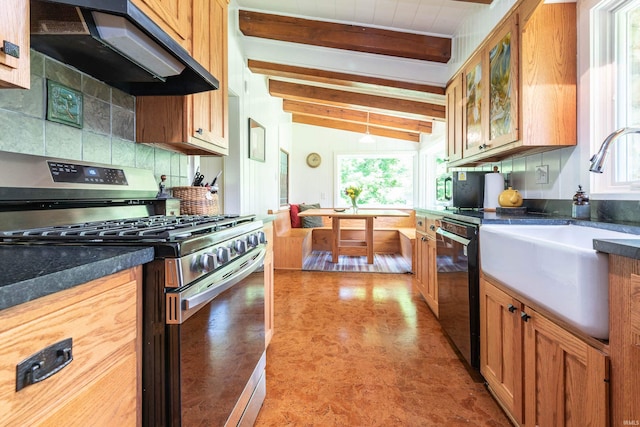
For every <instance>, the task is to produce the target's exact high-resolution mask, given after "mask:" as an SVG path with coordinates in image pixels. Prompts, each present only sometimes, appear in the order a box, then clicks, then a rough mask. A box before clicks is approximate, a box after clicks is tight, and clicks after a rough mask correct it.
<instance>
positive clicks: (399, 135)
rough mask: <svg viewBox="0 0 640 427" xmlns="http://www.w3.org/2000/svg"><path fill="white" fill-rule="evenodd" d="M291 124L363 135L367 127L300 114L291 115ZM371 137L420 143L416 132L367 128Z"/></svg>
mask: <svg viewBox="0 0 640 427" xmlns="http://www.w3.org/2000/svg"><path fill="white" fill-rule="evenodd" d="M292 121H293V123H301V124H306V125H311V126H320V127H325V128H332V129H338V130H346V131H349V132H355V133H361V134H364V133H366V132H367V125H363V124H358V123H351V122H343V121H341V120H333V119H325V118H321V117H313V116H305V115H302V114H293V116H292ZM369 133H370V134H371V135H377V136H383V137H386V138H393V139H401V140H404V141H411V142H420V134H419V133H417V132H406V131H398V130H393V129H384V128H377V127H375V126H369Z"/></svg>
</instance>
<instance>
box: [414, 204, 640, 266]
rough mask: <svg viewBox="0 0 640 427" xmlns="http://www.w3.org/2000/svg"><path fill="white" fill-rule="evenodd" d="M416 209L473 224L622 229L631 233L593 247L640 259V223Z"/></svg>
mask: <svg viewBox="0 0 640 427" xmlns="http://www.w3.org/2000/svg"><path fill="white" fill-rule="evenodd" d="M416 213H418V214H420V213H424V214H436V215H442V216H444V217H447V218H453V219H457V220H460V221H467V222H470V223H472V224H478V225H480V224H520V225H526V224H531V225H544V224H546V225H565V224H575V225H580V226H583V227H596V228H603V229H607V230H611V231H618V232H621V233H629V240H627V239H610V240H597V239H596V240H594V241H593V248H594V249H595V250H597V251H600V252H605V253H610V254H615V255H621V256H625V257H628V258H633V259H640V223H633V222H604V221H595V220H579V219H574V218H571V217H570V216H563V215H550V214H545V213H538V212H530V213H526V214H524V215H504V214H499V213H496V212H484V211H482V210H449V209H444V208H426V209H419V208H418V209H416Z"/></svg>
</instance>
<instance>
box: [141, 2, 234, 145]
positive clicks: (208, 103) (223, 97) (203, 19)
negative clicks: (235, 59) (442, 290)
mask: <svg viewBox="0 0 640 427" xmlns="http://www.w3.org/2000/svg"><path fill="white" fill-rule="evenodd" d="M192 7H193V51H192V55H193V57H194V59H195V60H196V61H198V62H199V63H200V64H201V65H202V66H203V67H205V68H206V69H208V70H209V72H211V74H213V75H214V76H215V77H216V78H217V79H218V81H219V82H220V87H219V89H218V90H214V91H207V92H201V93H196V94H193V95H186V96H140V97H138V98H137V101H136V121H137V126H136V141H137V142H140V143H146V144H153V145H155V146H158V147H162V148H166V149H169V150H173V151H178V152H180V153H184V154H189V155H212V154H213V155H227V154H229V117H228V114H229V106H228V50H227V44H228V43H227V40H228V39H227V28H228V16H227V14H228V2H227V1H226V0H194V1H193V3H192Z"/></svg>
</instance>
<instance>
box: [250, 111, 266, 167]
mask: <svg viewBox="0 0 640 427" xmlns="http://www.w3.org/2000/svg"><path fill="white" fill-rule="evenodd" d="M249 158H250V159H251V160H256V161H258V162H264V161H265V128H264V127H263V126H262V125H261V124H260V123H258V122H256V121H255V120H253V119H249Z"/></svg>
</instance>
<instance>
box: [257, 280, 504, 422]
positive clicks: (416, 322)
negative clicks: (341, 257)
mask: <svg viewBox="0 0 640 427" xmlns="http://www.w3.org/2000/svg"><path fill="white" fill-rule="evenodd" d="M416 289H417V288H416V287H415V285H414V284H413V276H412V275H409V274H379V273H335V272H329V273H323V272H300V271H284V270H277V271H276V276H275V328H276V329H275V335H274V337H273V340H272V341H271V345H270V347H269V350H268V351H267V397H266V399H265V402H264V405H263V407H262V410H261V412H260V415H259V416H258V419H257V421H256V424H255V425H256V426H323V427H325V426H326V427H328V426H458V425H464V426H510V423H509V421H508V420H507V418H506V417H505V415H504V414H503V413H502V411H501V410H500V408H499V407H498V405H497V404H496V403H495V401H494V400H493V399H492V398H491V396H490V395H489V393H488V392H487V391H486V389H485V387H484V385H483V384H482V383H480V382H475V381H474V380H473V379H472V378H471V376H470V375H469V373H468V372H467V371H466V369H465V368H464V366H463V364H462V362H460V360H459V359H458V357H457V356H456V354H455V352H454V351H453V350H452V349H451V347H450V345H449V343H448V341H447V340H446V338H445V337H444V336H443V333H442V330H441V328H440V326H439V324H438V322H437V320H436V319H435V317H434V316H433V314H432V313H431V311H430V310H429V309H428V307H427V306H426V304H425V302H424V300H423V299H422V297H421V296H420V295H419V294H418V292H417V290H416Z"/></svg>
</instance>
